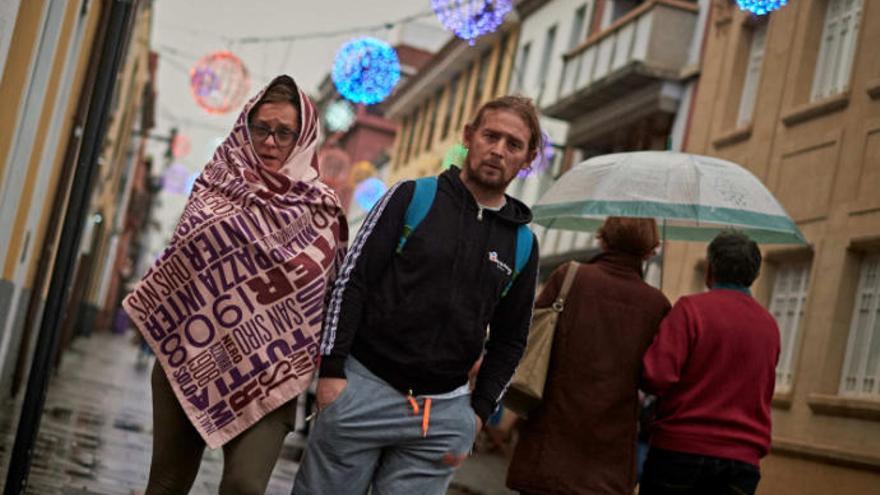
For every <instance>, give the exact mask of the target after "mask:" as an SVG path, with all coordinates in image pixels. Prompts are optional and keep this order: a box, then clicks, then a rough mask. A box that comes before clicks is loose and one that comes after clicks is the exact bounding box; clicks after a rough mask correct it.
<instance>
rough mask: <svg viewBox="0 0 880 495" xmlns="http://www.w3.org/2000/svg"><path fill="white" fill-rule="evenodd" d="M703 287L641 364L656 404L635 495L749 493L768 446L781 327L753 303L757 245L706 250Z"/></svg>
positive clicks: (730, 238) (741, 237) (720, 242)
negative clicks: (705, 290) (704, 285)
mask: <svg viewBox="0 0 880 495" xmlns="http://www.w3.org/2000/svg"><path fill="white" fill-rule="evenodd" d="M708 261H709V263H708V268H707V269H706V286H707V287H709V288H710V289H711V290H710V291H708V292H705V293H702V294H697V295H691V296H685V297H682V298H681V299H679V300H678V302H677V303H676V304H675V306H673V308H672V311H670V313H669V315H668V316H667V317H666V318H665V319H664V320H663V322H662V323H661V324H660V329H659V330H658V332H657V336H656V337H655V339H654V342H653V344H651V347H650V348H648V351H647V352H646V353H645V355H644V358H643V365H644V370H643V373H644V376H643V384H642V385H643V389H644V390H645V391H647V392H649V393H652V394H655V395H657V396H658V400H657V416H656V419H655V422H654V426H653V432H652V435H651V450H650V452H649V454H648V459H647V461H646V463H645V471H644V475H643V477H642V481H641V486H640V489H639V490H640V491H639V493H640V494H641V495H666V494H673V493H674V494H694V495H696V494H718V495H722V494H753V493H754V492H755V490H756V489H757V486H758V482H759V480H760V478H761V475H760V470H759V460H760V459H761V458H762V457H764V456H765V455H767V452H768V450H769V448H770V401H771V399H772V398H773V387H774V385H775V376H776V374H775V370H776V362H777V360H778V358H779V347H780V344H779V329H778V328H777V326H776V321H775V320H774V319H773V316H772V315H770V313H769V312H767V310H766V309H764V308H763V307H762V306H761V305H760V304H758V303H757V302H756V301H755V300H754V299H753V298H752V296H751V293H750V291H749V287H750V286H751V285H752V282H753V281H754V280H755V278H757V276H758V271H759V270H760V267H761V252H760V251H759V250H758V245H757V244H756V243H755V242H754V241H752V240H751V239H749V237H748V236H746V235H745V234H742V233H739V232H733V231H726V232H722V233H721V234H719V235H718V236H717V237H715V239H714V240H713V241H712V242H711V243H710V244H709V248H708Z"/></svg>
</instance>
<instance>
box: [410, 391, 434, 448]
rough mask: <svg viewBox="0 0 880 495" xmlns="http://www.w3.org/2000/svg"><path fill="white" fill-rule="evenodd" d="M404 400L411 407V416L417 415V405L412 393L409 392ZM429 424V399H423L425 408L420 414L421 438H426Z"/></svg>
mask: <svg viewBox="0 0 880 495" xmlns="http://www.w3.org/2000/svg"><path fill="white" fill-rule="evenodd" d="M406 400H408V401H409V405H410V406H412V410H413V414H418V413H419V403H418V402H416V399H415V397H413V396H412V391H410V393H409V395H407V396H406ZM430 422H431V399H430V398H429V399H425V407H424V412H423V413H422V437H427V436H428V425H429V424H430Z"/></svg>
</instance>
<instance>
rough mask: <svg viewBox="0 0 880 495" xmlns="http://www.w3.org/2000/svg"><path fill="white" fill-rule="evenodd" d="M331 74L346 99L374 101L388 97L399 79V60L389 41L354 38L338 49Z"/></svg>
mask: <svg viewBox="0 0 880 495" xmlns="http://www.w3.org/2000/svg"><path fill="white" fill-rule="evenodd" d="M331 76H332V77H333V83H334V84H335V85H336V89H337V90H338V91H339V94H341V95H342V96H344V97H345V98H346V99H348V100H349V101H353V102H355V103H363V104H365V105H372V104H374V103H379V102H380V101H382V100H384V99H385V98H387V97H388V95H390V94H391V90H392V89H394V85H396V84H397V81H399V80H400V61H399V60H398V58H397V52H396V51H395V50H394V48H391V46H390V45H389V44H388V43H385V42H384V41H381V40H377V39H376V38H366V37H364V38H355V39H353V40H351V41H349V42H348V43H346V44H344V45H342V48H340V49H339V51H338V52H337V53H336V60H335V61H334V62H333V72H332V73H331Z"/></svg>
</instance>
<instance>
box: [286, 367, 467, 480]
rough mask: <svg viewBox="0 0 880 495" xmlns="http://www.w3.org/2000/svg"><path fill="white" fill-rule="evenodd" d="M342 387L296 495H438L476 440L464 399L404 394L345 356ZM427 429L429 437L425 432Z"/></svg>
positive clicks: (322, 417)
mask: <svg viewBox="0 0 880 495" xmlns="http://www.w3.org/2000/svg"><path fill="white" fill-rule="evenodd" d="M345 371H346V376H347V378H348V384H347V385H346V387H345V389H343V391H342V393H340V394H339V396H338V397H337V398H336V400H334V401H333V402H332V403H331V404H330V405H329V406H327V407H326V408H324V409H323V410H322V411H321V413H320V414H319V415H318V417H317V419H316V422H315V425H314V428H313V429H312V431H311V433H310V434H309V444H308V447H307V449H306V453H305V457H304V458H303V462H302V464H301V465H300V468H299V472H298V473H297V476H296V482H295V484H294V486H293V494H294V495H325V494H326V495H331V494H332V495H337V494H343V493H344V494H364V493H367V490H368V489H370V488H371V487H372V494H373V495H394V494H418V495H434V494H443V493H445V492H446V489H447V487H448V485H449V482H450V480H451V479H452V474H453V472H454V471H455V468H456V467H457V466H458V465H459V464H460V463H461V462H462V461H463V460H464V458H465V457H466V456H467V454H468V452H469V451H470V448H471V446H472V445H473V442H474V437H475V436H476V429H477V426H476V414H475V413H474V410H473V409H472V408H471V405H470V395H462V396H458V397H453V398H445V399H442V398H434V399H432V400H431V404H430V415H429V416H428V419H427V422H426V421H425V416H426V415H425V403H426V399H424V398H421V397H416V398H414V400H415V402H416V406H417V407H418V412H416V411H415V408H414V407H413V404H412V403H411V401H410V400H409V398H408V397H406V396H405V395H403V394H401V393H400V392H398V391H397V390H395V389H394V388H392V387H391V386H390V385H388V383H386V382H385V381H383V380H382V379H380V378H379V377H377V376H376V375H374V374H372V373H371V372H370V371H369V370H367V369H366V368H365V367H364V366H363V365H362V364H360V363H358V362H357V361H355V360H354V359H353V358H351V357H349V358H348V360H347V361H346V364H345ZM425 426H427V433H425Z"/></svg>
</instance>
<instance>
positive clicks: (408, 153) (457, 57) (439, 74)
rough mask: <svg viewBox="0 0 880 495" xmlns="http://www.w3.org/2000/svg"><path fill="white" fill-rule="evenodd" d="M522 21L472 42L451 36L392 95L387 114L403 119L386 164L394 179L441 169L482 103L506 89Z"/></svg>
mask: <svg viewBox="0 0 880 495" xmlns="http://www.w3.org/2000/svg"><path fill="white" fill-rule="evenodd" d="M517 32H518V27H517V24H516V23H514V22H506V23H505V24H503V25H502V26H501V27H500V28H499V29H498V31H496V32H494V33H492V34H489V35H486V36H482V37H480V38H478V39H477V41H476V43H475V44H474V46H470V45H468V44H467V42H465V41H462V40H461V39H459V38H452V39H451V40H450V41H449V42H447V43H446V44H445V45H443V47H442V48H441V49H440V50H439V51H438V52H437V54H436V55H435V56H434V58H432V59H431V61H430V62H428V63H427V64H426V65H425V66H424V68H422V70H421V71H419V73H418V74H416V75H415V76H414V77H412V78H410V79H409V80H408V81H407V82H406V83H404V84H403V85H401V87H400V88H398V90H397V91H396V92H395V94H394V95H392V97H391V98H390V99H389V101H388V103H387V106H386V116H388V117H389V118H390V119H392V120H394V121H396V122H397V123H398V125H399V128H398V132H397V135H396V138H395V140H394V145H393V147H392V152H391V161H390V164H389V166H388V169H387V180H388V182H389V183H394V182H397V181H399V180H403V179H411V178H416V177H422V176H426V175H434V174H437V173H439V172H441V171H442V168H441V164H442V163H443V158H444V156H445V155H446V153H447V151H449V149H450V148H451V147H452V146H453V145H455V144H456V143H458V142H460V141H461V139H462V135H461V133H462V129H463V128H464V125H465V123H467V121H468V119H469V118H470V117H471V116H472V114H473V112H474V111H475V110H476V109H477V108H479V106H480V105H481V104H482V103H483V102H485V101H488V100H489V99H491V98H494V97H495V96H498V95H502V94H506V93H507V83H508V80H509V77H510V70H511V67H512V65H513V52H514V49H515V46H516V37H517Z"/></svg>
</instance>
